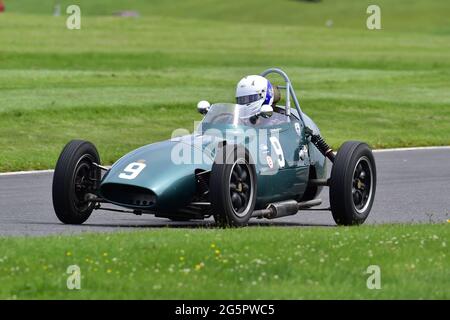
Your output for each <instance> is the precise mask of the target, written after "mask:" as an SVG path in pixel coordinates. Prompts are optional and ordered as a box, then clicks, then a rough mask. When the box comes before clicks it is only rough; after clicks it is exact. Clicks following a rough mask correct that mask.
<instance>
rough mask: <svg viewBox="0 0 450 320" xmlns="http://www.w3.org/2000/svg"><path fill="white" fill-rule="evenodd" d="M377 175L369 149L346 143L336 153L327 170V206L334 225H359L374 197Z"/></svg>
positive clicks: (362, 144) (353, 143)
mask: <svg viewBox="0 0 450 320" xmlns="http://www.w3.org/2000/svg"><path fill="white" fill-rule="evenodd" d="M376 185H377V172H376V166H375V159H374V157H373V154H372V150H370V148H369V146H368V145H367V144H365V143H362V142H357V141H347V142H345V143H344V144H343V145H342V146H341V148H340V149H339V151H338V152H337V155H336V159H335V161H334V164H333V168H332V171H331V180H330V206H331V212H332V214H333V219H334V221H336V223H337V224H338V225H358V224H362V223H363V222H364V221H365V220H366V218H367V216H368V215H369V212H370V210H371V209H372V204H373V201H374V198H375V190H376Z"/></svg>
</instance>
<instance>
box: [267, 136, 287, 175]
mask: <svg viewBox="0 0 450 320" xmlns="http://www.w3.org/2000/svg"><path fill="white" fill-rule="evenodd" d="M269 139H270V142H271V143H272V146H273V149H274V150H275V153H276V154H277V160H278V165H279V166H280V168H284V166H285V165H286V162H285V160H284V154H283V148H282V147H281V144H280V141H279V140H278V138H277V137H270V138H269Z"/></svg>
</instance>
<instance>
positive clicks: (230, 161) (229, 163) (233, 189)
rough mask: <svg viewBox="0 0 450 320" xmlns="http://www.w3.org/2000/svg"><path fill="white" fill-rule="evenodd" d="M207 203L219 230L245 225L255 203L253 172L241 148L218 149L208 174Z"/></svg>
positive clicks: (247, 154) (247, 157)
mask: <svg viewBox="0 0 450 320" xmlns="http://www.w3.org/2000/svg"><path fill="white" fill-rule="evenodd" d="M210 200H211V207H212V211H213V214H214V219H215V220H216V222H217V223H218V224H219V225H220V226H234V227H241V226H245V225H247V223H248V220H249V219H250V217H251V216H252V213H253V209H254V208H255V203H256V169H255V165H254V163H253V161H252V160H251V157H250V154H249V152H248V151H247V150H246V149H245V148H244V147H240V146H234V145H231V146H230V145H226V146H224V147H222V148H219V150H218V152H217V156H216V159H215V162H214V164H213V166H212V170H211V178H210Z"/></svg>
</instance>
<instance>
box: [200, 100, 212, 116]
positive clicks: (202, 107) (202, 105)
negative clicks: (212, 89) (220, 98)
mask: <svg viewBox="0 0 450 320" xmlns="http://www.w3.org/2000/svg"><path fill="white" fill-rule="evenodd" d="M209 107H211V104H210V103H209V102H208V101H205V100H202V101H200V102H199V103H197V111H198V112H199V113H201V114H203V115H205V114H207V113H208V111H209Z"/></svg>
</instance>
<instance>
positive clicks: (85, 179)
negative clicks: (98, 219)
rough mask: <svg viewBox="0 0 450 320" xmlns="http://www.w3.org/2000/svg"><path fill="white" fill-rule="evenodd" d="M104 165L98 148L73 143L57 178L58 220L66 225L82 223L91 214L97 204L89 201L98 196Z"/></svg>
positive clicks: (66, 149) (57, 170)
mask: <svg viewBox="0 0 450 320" xmlns="http://www.w3.org/2000/svg"><path fill="white" fill-rule="evenodd" d="M93 163H97V164H100V157H99V155H98V152H97V149H96V148H95V146H94V145H93V144H92V143H90V142H87V141H82V140H73V141H71V142H69V143H68V144H67V145H66V146H65V147H64V149H63V151H62V152H61V155H60V156H59V159H58V162H57V163H56V168H55V173H54V175H53V190H52V193H53V194H52V195H53V208H54V209H55V213H56V216H57V217H58V219H59V220H60V221H61V222H63V223H66V224H82V223H83V222H85V221H86V220H87V219H88V218H89V216H90V215H91V213H92V211H93V209H94V206H95V203H93V202H90V201H87V200H88V199H87V197H88V194H95V193H96V188H97V185H98V182H99V181H100V178H101V174H100V170H99V169H98V168H97V167H95V166H94V165H93Z"/></svg>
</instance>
